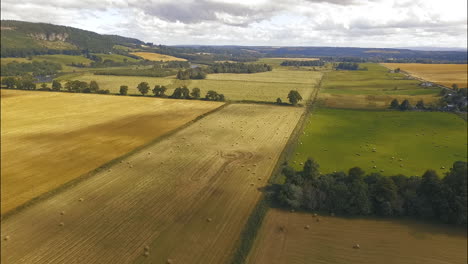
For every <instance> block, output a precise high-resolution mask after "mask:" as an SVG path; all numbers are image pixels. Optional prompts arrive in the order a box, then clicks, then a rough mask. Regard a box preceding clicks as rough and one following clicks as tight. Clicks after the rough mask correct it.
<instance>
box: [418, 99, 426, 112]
mask: <svg viewBox="0 0 468 264" xmlns="http://www.w3.org/2000/svg"><path fill="white" fill-rule="evenodd" d="M416 108H417V109H421V110H424V109H426V106H425V105H424V101H423V100H419V101H418V102H417V103H416Z"/></svg>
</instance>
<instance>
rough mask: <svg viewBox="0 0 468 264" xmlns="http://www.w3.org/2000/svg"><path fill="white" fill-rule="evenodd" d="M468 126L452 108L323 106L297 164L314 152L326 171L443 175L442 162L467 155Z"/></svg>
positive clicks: (298, 149)
mask: <svg viewBox="0 0 468 264" xmlns="http://www.w3.org/2000/svg"><path fill="white" fill-rule="evenodd" d="M466 129H467V125H466V121H464V120H462V119H461V118H459V117H457V116H456V115H454V114H450V113H440V112H394V111H390V112H389V111H385V112H384V111H365V110H342V109H318V110H316V111H314V112H313V113H312V116H311V117H310V118H309V120H308V122H307V126H306V128H305V129H304V132H303V135H302V136H301V138H300V139H299V142H298V143H297V146H296V150H295V154H294V158H293V160H292V165H293V166H295V167H296V168H299V167H302V166H301V165H300V164H301V163H302V162H304V161H305V160H306V159H307V157H312V158H314V159H315V160H316V161H317V162H318V163H319V164H320V166H321V172H323V173H330V172H333V171H340V170H342V171H348V170H349V169H350V168H352V167H355V166H359V167H361V168H362V169H363V170H365V171H366V172H368V173H371V172H381V173H382V174H383V175H396V174H400V173H401V174H404V175H407V176H421V175H422V174H423V173H424V171H425V170H426V169H434V170H436V171H437V172H438V173H439V175H440V176H443V173H444V172H446V171H447V169H441V168H442V167H445V168H450V167H451V165H452V163H453V162H454V161H457V160H461V161H466V160H467V138H466ZM374 148H375V152H373V149H374ZM400 159H402V160H401V161H400ZM374 166H375V168H374Z"/></svg>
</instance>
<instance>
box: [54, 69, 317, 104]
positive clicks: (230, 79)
mask: <svg viewBox="0 0 468 264" xmlns="http://www.w3.org/2000/svg"><path fill="white" fill-rule="evenodd" d="M321 77H322V72H314V71H288V70H276V69H274V70H273V71H271V72H262V73H255V74H231V73H220V74H209V75H208V77H207V79H204V80H178V79H176V78H175V77H174V76H171V77H165V78H157V77H144V76H141V77H140V76H109V75H93V74H91V73H83V74H73V75H69V76H67V75H65V76H63V77H61V78H60V80H61V81H65V80H80V81H86V82H89V81H92V80H95V81H97V82H98V83H99V86H100V88H101V89H109V91H110V92H111V93H118V92H119V87H120V86H121V85H128V87H129V89H128V93H129V94H140V93H139V91H138V90H137V89H136V87H137V85H138V84H139V83H140V82H148V84H149V85H150V87H151V89H152V88H153V87H154V86H155V85H165V86H167V88H168V90H167V92H166V94H167V95H171V94H172V92H173V91H174V89H175V88H177V87H180V86H182V85H187V87H189V88H190V89H191V88H194V87H198V88H200V90H201V94H202V96H204V95H205V94H206V92H208V91H209V90H214V91H216V92H218V93H222V94H224V95H225V96H226V98H227V99H228V100H254V101H267V102H276V99H277V98H278V97H279V98H281V99H282V100H283V101H285V102H286V101H287V100H288V99H287V95H288V93H289V91H290V90H298V91H299V93H300V94H301V95H302V97H303V98H309V97H310V95H311V93H312V91H313V89H314V87H315V85H316V84H317V83H318V82H319V80H320V78H321Z"/></svg>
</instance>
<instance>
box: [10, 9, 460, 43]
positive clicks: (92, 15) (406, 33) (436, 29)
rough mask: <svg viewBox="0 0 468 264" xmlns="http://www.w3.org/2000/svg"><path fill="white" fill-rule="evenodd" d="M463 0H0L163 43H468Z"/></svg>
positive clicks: (22, 13) (16, 13)
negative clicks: (44, 0) (45, 0)
mask: <svg viewBox="0 0 468 264" xmlns="http://www.w3.org/2000/svg"><path fill="white" fill-rule="evenodd" d="M466 8H467V1H466V0H445V1H439V0H270V1H267V0H257V1H256V0H238V1H235V2H234V1H228V0H181V1H177V2H176V1H170V0H149V1H137V0H106V1H95V0H52V1H47V2H43V1H41V0H23V1H17V0H2V10H1V15H2V18H3V19H17V20H26V21H33V22H49V23H55V24H61V25H69V26H75V27H79V28H83V29H87V30H91V31H96V32H99V33H106V34H121V35H124V36H129V37H135V38H139V39H142V40H144V41H149V42H154V43H161V44H210V45H227V44H235V45H284V46H300V45H313V46H364V47H372V46H373V47H401V46H429V45H430V46H450V47H466V45H467V40H466V39H467V33H466V30H467V15H466Z"/></svg>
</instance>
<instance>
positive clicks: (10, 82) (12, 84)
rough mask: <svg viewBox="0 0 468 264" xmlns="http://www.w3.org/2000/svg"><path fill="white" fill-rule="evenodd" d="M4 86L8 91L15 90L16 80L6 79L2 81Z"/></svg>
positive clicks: (12, 78)
mask: <svg viewBox="0 0 468 264" xmlns="http://www.w3.org/2000/svg"><path fill="white" fill-rule="evenodd" d="M2 84H3V85H5V86H6V87H7V88H8V89H13V88H15V84H16V79H15V78H14V77H5V78H3V79H2Z"/></svg>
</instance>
